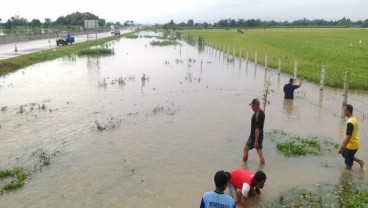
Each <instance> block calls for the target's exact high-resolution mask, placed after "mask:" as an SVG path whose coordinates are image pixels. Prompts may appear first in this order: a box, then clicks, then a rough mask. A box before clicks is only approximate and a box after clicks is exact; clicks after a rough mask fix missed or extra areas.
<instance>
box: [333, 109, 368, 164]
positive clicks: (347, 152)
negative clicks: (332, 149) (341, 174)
mask: <svg viewBox="0 0 368 208" xmlns="http://www.w3.org/2000/svg"><path fill="white" fill-rule="evenodd" d="M343 110H344V115H345V116H346V117H347V118H348V122H347V126H346V135H345V138H344V141H343V142H342V146H341V148H340V150H339V154H342V156H343V157H344V158H345V164H346V169H348V170H351V168H352V167H353V163H354V161H355V162H357V163H359V165H360V167H361V168H362V169H363V170H364V161H363V160H361V159H359V158H357V157H355V153H356V152H357V151H358V149H359V146H360V142H359V135H358V121H357V119H356V118H355V117H354V116H353V106H352V105H350V104H347V105H345V106H344V109H343Z"/></svg>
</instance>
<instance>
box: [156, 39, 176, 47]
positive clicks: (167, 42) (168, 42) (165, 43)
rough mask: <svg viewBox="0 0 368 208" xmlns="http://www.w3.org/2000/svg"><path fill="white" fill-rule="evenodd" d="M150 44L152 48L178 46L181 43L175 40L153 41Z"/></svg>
mask: <svg viewBox="0 0 368 208" xmlns="http://www.w3.org/2000/svg"><path fill="white" fill-rule="evenodd" d="M150 44H151V45H152V46H169V45H178V44H179V43H178V42H177V41H175V40H163V41H151V42H150Z"/></svg>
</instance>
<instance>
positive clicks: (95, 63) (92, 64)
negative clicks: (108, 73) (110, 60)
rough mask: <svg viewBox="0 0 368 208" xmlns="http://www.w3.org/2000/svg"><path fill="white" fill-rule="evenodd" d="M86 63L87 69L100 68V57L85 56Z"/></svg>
mask: <svg viewBox="0 0 368 208" xmlns="http://www.w3.org/2000/svg"><path fill="white" fill-rule="evenodd" d="M86 65H87V69H89V70H100V69H101V65H100V57H90V56H87V57H86Z"/></svg>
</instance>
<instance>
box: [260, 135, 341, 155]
mask: <svg viewBox="0 0 368 208" xmlns="http://www.w3.org/2000/svg"><path fill="white" fill-rule="evenodd" d="M266 134H268V135H270V136H271V137H272V140H273V141H274V142H276V147H277V149H278V150H279V151H280V152H282V153H283V154H284V155H285V156H287V157H292V156H305V155H320V154H322V152H326V151H329V152H331V151H335V150H337V148H338V147H339V145H338V143H337V142H336V141H334V140H332V139H329V138H318V137H316V136H310V137H301V136H298V135H291V134H290V133H288V132H285V131H283V130H281V131H280V130H272V131H270V132H266Z"/></svg>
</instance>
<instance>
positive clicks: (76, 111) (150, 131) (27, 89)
mask: <svg viewBox="0 0 368 208" xmlns="http://www.w3.org/2000/svg"><path fill="white" fill-rule="evenodd" d="M152 40H154V38H138V39H121V40H120V41H116V42H115V43H114V46H113V47H114V49H115V55H113V56H107V57H77V56H70V57H65V58H61V59H57V60H55V61H50V62H46V63H42V64H37V65H34V66H31V67H28V68H26V69H24V70H19V71H17V72H15V73H12V74H10V75H8V76H5V77H2V78H0V107H4V106H6V107H7V108H6V110H4V111H0V125H1V128H0V145H1V147H2V148H1V149H2V151H0V161H1V163H0V167H1V168H10V167H13V166H15V165H21V166H25V167H27V168H28V169H32V168H33V166H34V165H35V163H37V157H35V156H34V155H35V154H34V153H35V152H36V153H37V152H42V151H44V152H46V153H47V154H48V155H52V154H53V153H55V152H58V154H56V155H55V157H52V158H51V159H52V161H51V165H50V166H47V167H44V168H43V169H42V171H38V172H35V174H32V178H31V179H30V180H29V181H28V183H27V184H26V185H25V186H24V187H22V188H21V189H19V190H16V191H12V192H9V193H6V194H4V195H2V196H0V207H2V206H6V205H7V206H9V205H12V206H13V207H50V206H52V207H58V206H59V207H66V206H71V207H197V206H198V205H199V202H200V198H201V196H202V194H203V192H205V191H208V190H213V188H214V187H213V186H214V185H213V174H214V173H215V172H216V171H217V170H221V169H224V170H231V169H234V168H237V167H245V168H249V169H252V170H256V169H258V168H259V167H258V156H257V155H256V153H255V152H254V151H252V152H250V156H249V161H248V163H247V164H243V162H242V161H241V158H242V148H243V145H244V142H245V140H246V138H247V136H248V135H249V130H250V118H251V115H252V110H251V109H250V107H249V106H248V103H249V102H250V101H251V100H252V99H253V98H254V97H258V98H261V97H262V94H263V90H264V87H263V85H264V78H265V77H270V81H271V87H270V88H271V89H272V90H273V91H274V92H273V93H271V94H270V95H269V100H270V105H268V106H267V109H266V122H265V130H266V131H271V130H273V129H278V130H284V131H287V132H290V133H294V134H299V135H317V136H319V137H328V138H332V139H334V140H335V141H336V142H338V143H340V142H341V139H342V136H343V134H344V131H345V125H346V124H345V120H343V119H341V117H340V108H341V100H342V90H336V89H330V88H326V89H325V90H324V91H320V90H319V87H318V86H317V85H315V84H312V83H309V82H304V83H303V85H302V88H301V89H299V90H298V91H297V92H295V93H296V94H295V95H296V98H295V100H294V101H292V102H285V101H284V100H283V92H282V87H283V85H284V84H285V83H287V81H288V79H289V76H285V75H283V74H282V75H281V76H278V75H277V72H276V71H275V70H268V71H265V70H264V69H263V67H261V66H258V67H257V69H255V66H254V65H253V64H252V63H249V64H248V67H246V63H245V62H244V61H243V62H241V63H239V62H238V61H237V60H236V61H234V62H228V61H227V60H226V59H225V58H224V56H223V55H222V54H220V53H219V52H215V51H214V52H212V51H211V50H209V49H208V48H207V49H202V50H198V48H196V47H192V46H188V45H187V44H185V43H182V44H183V45H182V46H167V47H152V46H150V44H149V43H150V41H152ZM143 74H145V81H142V76H143ZM147 77H149V79H146V78H147ZM124 78H125V81H124V82H125V84H119V81H118V80H119V79H124ZM298 92H299V93H298ZM297 93H298V94H297ZM367 102H368V101H367V94H366V93H361V92H350V93H349V103H352V104H353V105H354V107H356V109H357V110H360V111H362V112H363V114H360V113H359V112H358V111H356V112H355V113H354V114H355V115H356V117H357V118H358V122H359V125H360V129H359V130H360V137H361V149H360V150H359V151H358V153H357V156H358V157H361V158H362V159H363V160H365V161H368V156H367V155H366V154H365V152H367V150H368V148H367V139H368V136H367V133H368V129H367V126H368V125H367V124H368V122H367V120H366V116H365V117H364V116H362V115H366V114H364V113H367V112H364V110H365V107H364V106H367V104H368V103H367ZM43 105H44V106H45V108H43V107H42V106H43ZM20 106H23V112H22V113H21V107H20ZM38 106H40V107H38ZM97 124H99V125H100V126H101V127H102V128H104V129H103V130H99V128H98V125H97ZM264 153H265V157H266V166H265V167H263V171H264V172H266V174H267V175H268V181H267V183H266V186H265V188H264V190H263V194H262V197H261V198H255V199H253V201H252V204H253V205H255V206H256V205H257V204H260V205H265V204H267V203H270V202H272V201H273V200H275V199H276V198H277V197H278V196H279V195H280V194H282V192H284V191H286V190H288V189H290V188H293V187H295V186H301V187H305V188H309V189H313V188H315V186H316V184H319V183H321V182H323V183H338V182H339V179H340V178H341V177H342V175H344V173H345V171H344V162H343V159H342V158H341V156H340V155H337V153H335V152H331V153H325V154H323V155H322V156H306V157H298V158H287V157H285V156H283V155H282V154H281V153H279V152H278V150H277V149H276V145H275V143H274V142H273V141H272V140H271V139H268V138H265V141H264ZM36 155H37V154H36ZM326 164H327V165H326ZM354 169H355V170H354V171H352V174H353V176H354V177H356V178H359V179H360V180H362V181H365V180H366V179H365V178H366V173H363V172H360V171H358V169H357V167H356V166H355V167H354Z"/></svg>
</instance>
